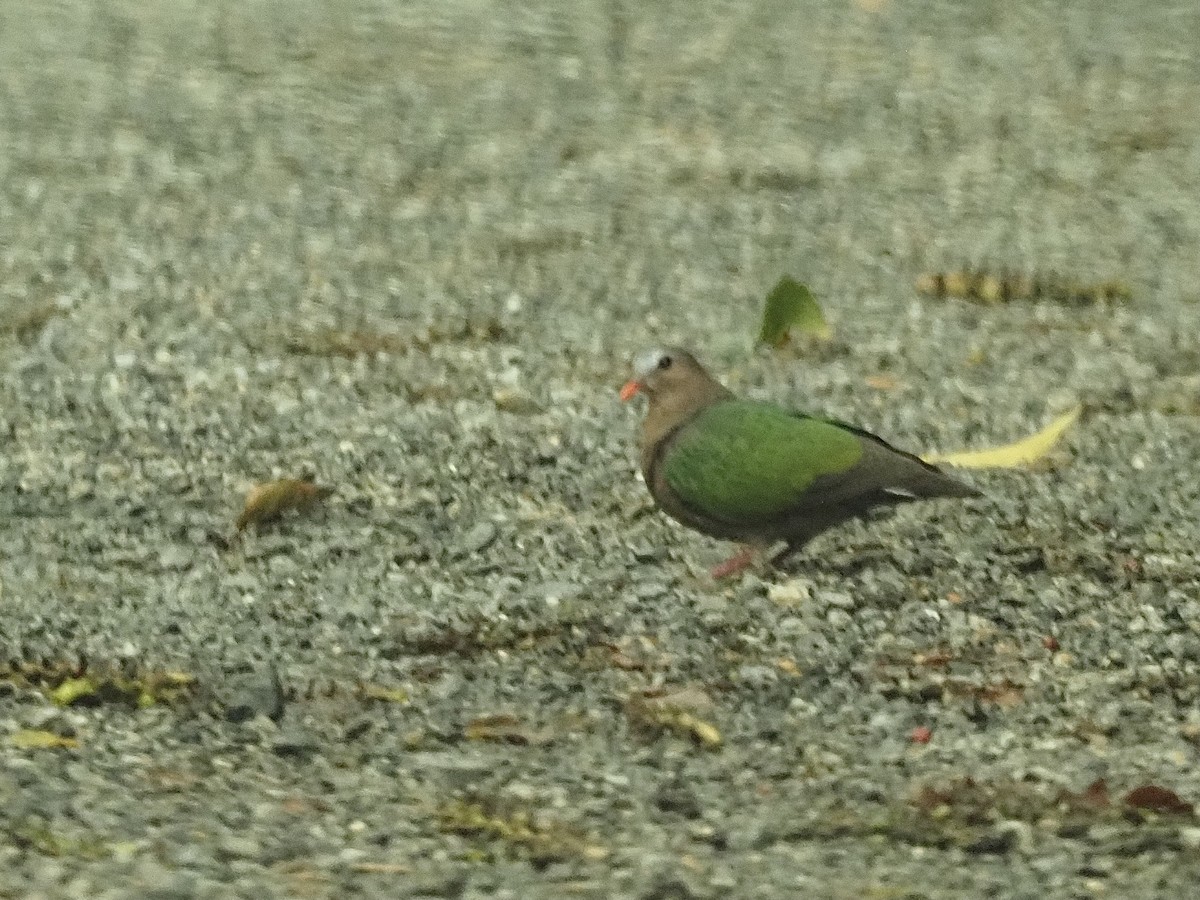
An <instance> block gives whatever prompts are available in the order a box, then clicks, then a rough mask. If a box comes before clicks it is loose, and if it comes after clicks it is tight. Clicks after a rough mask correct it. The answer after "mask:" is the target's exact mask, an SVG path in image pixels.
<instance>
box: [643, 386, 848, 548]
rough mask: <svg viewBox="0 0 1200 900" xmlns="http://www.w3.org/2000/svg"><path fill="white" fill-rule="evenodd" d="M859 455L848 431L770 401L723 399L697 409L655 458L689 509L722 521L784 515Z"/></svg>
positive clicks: (739, 521)
mask: <svg viewBox="0 0 1200 900" xmlns="http://www.w3.org/2000/svg"><path fill="white" fill-rule="evenodd" d="M862 455H863V449H862V446H861V444H860V442H859V439H858V437H857V436H856V435H855V434H854V433H853V432H851V431H848V430H846V429H843V428H840V427H838V426H837V425H835V424H833V423H831V422H826V421H823V420H821V419H813V418H809V417H807V416H800V415H796V414H794V413H791V412H788V411H787V410H785V409H782V408H780V407H778V406H775V405H773V404H770V403H757V402H752V401H748V400H728V401H725V402H723V403H716V404H714V405H712V406H710V407H708V408H707V409H705V410H703V411H701V412H700V413H699V414H698V415H697V416H696V418H694V419H693V420H692V421H690V422H688V423H687V425H685V426H684V427H683V428H682V429H680V431H679V432H678V433H677V434H676V435H675V436H674V439H673V440H672V441H671V444H670V446H669V447H668V448H666V451H665V453H664V455H663V458H662V463H661V465H662V466H663V469H662V472H663V476H664V478H665V480H666V482H667V485H668V486H669V487H670V488H671V490H672V491H674V492H675V494H676V495H677V496H678V497H679V499H680V500H681V501H682V502H683V503H684V504H685V505H686V506H688V507H690V508H691V509H693V510H695V511H697V512H699V513H702V514H704V515H708V516H711V517H713V518H715V519H719V520H722V521H725V522H729V523H736V524H754V523H760V522H764V521H768V520H771V519H775V518H778V517H780V516H783V515H786V514H787V513H788V512H789V511H792V510H794V509H795V508H796V506H797V505H798V504H799V503H800V502H801V500H802V497H803V495H804V493H805V491H806V490H808V488H809V487H810V486H811V485H812V483H813V482H814V481H815V480H816V479H817V478H820V477H821V476H825V475H837V474H840V473H842V472H845V471H847V470H849V469H851V468H852V467H853V466H854V465H855V463H857V462H858V461H859V460H860V459H861V458H862Z"/></svg>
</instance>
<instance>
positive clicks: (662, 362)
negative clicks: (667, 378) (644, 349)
mask: <svg viewBox="0 0 1200 900" xmlns="http://www.w3.org/2000/svg"><path fill="white" fill-rule="evenodd" d="M671 363H672V359H671V357H669V356H660V357H659V358H658V367H659V368H660V369H669V368H671Z"/></svg>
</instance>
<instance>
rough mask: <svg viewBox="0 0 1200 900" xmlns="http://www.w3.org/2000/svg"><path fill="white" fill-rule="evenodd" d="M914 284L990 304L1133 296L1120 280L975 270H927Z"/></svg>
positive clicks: (1083, 302) (1084, 302) (1094, 302)
mask: <svg viewBox="0 0 1200 900" xmlns="http://www.w3.org/2000/svg"><path fill="white" fill-rule="evenodd" d="M913 286H914V287H915V288H916V289H917V291H918V292H919V293H922V294H927V295H929V296H931V297H941V298H945V297H956V298H960V299H963V300H974V301H976V302H977V303H984V304H989V305H990V304H996V303H1007V302H1008V301H1010V300H1048V301H1050V302H1051V303H1062V304H1066V305H1070V306H1099V305H1103V304H1108V303H1124V302H1127V301H1129V300H1130V299H1132V297H1133V291H1132V290H1131V289H1130V287H1129V285H1127V284H1126V283H1125V282H1123V281H1120V280H1112V281H1093V282H1088V281H1079V280H1077V279H1074V278H1066V277H1062V276H1059V275H1021V274H1015V273H1011V272H1004V273H999V274H997V273H995V272H981V271H973V270H958V271H954V272H927V273H925V274H922V275H920V276H919V277H918V278H917V279H916V281H915V282H914V283H913Z"/></svg>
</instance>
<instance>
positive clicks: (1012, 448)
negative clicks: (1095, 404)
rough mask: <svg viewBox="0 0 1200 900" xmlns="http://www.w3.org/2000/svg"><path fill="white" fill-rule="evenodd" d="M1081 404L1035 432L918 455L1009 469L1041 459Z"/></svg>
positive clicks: (963, 464)
mask: <svg viewBox="0 0 1200 900" xmlns="http://www.w3.org/2000/svg"><path fill="white" fill-rule="evenodd" d="M1082 411H1083V407H1082V406H1076V407H1075V408H1074V409H1070V410H1068V411H1067V412H1065V413H1063V414H1062V415H1061V416H1059V417H1058V418H1057V419H1055V420H1054V421H1053V422H1051V423H1050V424H1049V425H1047V426H1046V427H1045V428H1043V429H1042V430H1041V431H1039V432H1037V434H1033V435H1030V436H1029V437H1027V438H1025V439H1023V440H1020V441H1017V442H1016V443H1013V444H1005V445H1004V446H1002V447H993V448H990V449H987V450H959V451H956V452H952V453H934V454H930V455H927V456H924V457H922V459H924V460H925V462H927V463H937V464H939V465H948V466H958V467H959V468H963V469H1011V468H1016V467H1017V466H1023V465H1026V464H1028V463H1031V462H1036V461H1037V460H1039V459H1041V458H1042V457H1043V456H1045V455H1046V454H1047V453H1049V452H1050V450H1051V448H1052V447H1053V446H1054V445H1055V444H1057V443H1058V441H1059V439H1060V438H1062V436H1063V434H1065V433H1066V431H1067V429H1068V428H1070V427H1071V426H1072V425H1074V424H1075V422H1076V421H1077V420H1078V419H1079V414H1080V413H1081V412H1082Z"/></svg>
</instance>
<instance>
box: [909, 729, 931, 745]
mask: <svg viewBox="0 0 1200 900" xmlns="http://www.w3.org/2000/svg"><path fill="white" fill-rule="evenodd" d="M908 739H909V740H910V741H912V742H913V743H914V744H928V743H929V742H930V741H931V740H932V739H933V730H932V729H930V728H929V727H928V726H927V725H918V726H917V727H916V728H914V729H913V730H912V731H910V732H909V734H908Z"/></svg>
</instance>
